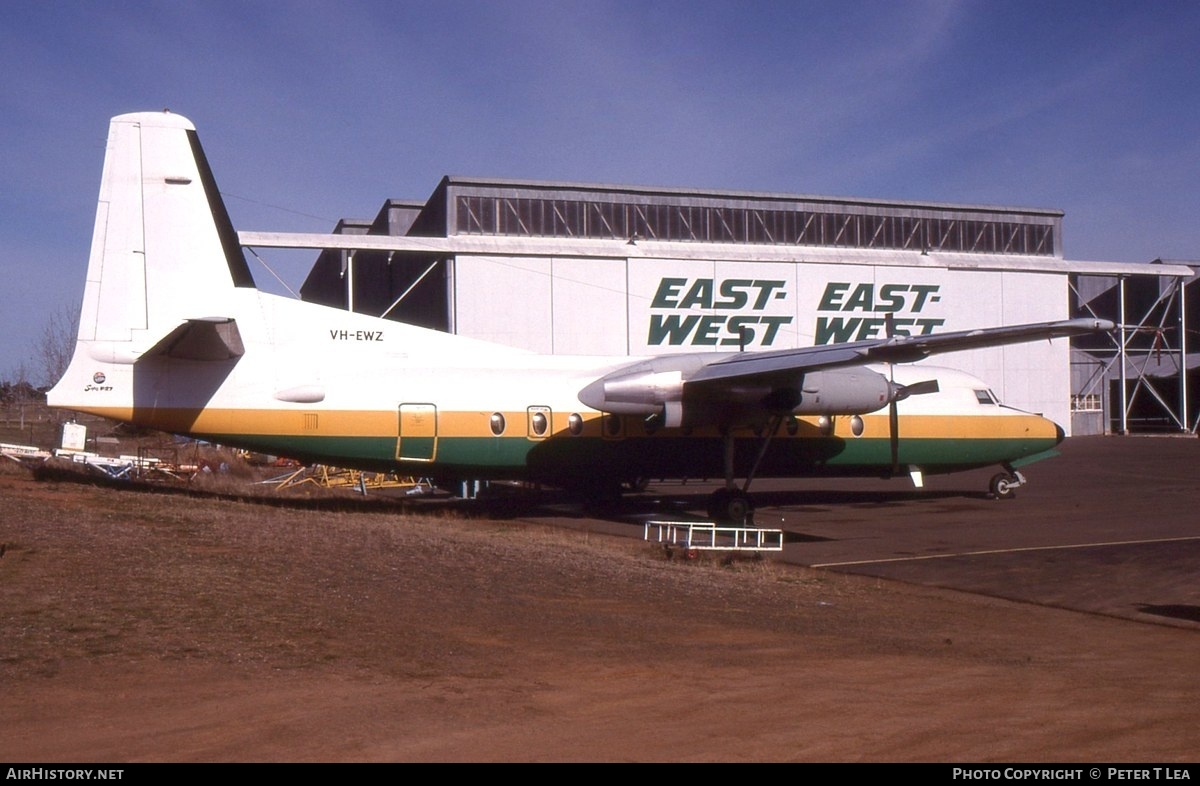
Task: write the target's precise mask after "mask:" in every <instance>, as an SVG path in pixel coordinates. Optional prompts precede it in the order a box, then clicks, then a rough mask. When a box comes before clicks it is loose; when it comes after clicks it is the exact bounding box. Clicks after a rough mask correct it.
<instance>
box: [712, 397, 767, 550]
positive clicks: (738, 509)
mask: <svg viewBox="0 0 1200 786" xmlns="http://www.w3.org/2000/svg"><path fill="white" fill-rule="evenodd" d="M783 418H784V416H783V415H775V416H773V417H772V418H771V424H770V427H769V428H768V429H767V431H766V433H765V434H764V435H763V437H762V444H761V445H760V446H759V449H758V455H757V456H756V457H755V459H754V466H752V467H751V468H750V472H749V474H747V475H746V481H745V483H743V484H742V487H741V488H740V489H739V488H738V487H737V481H736V480H735V479H734V475H733V463H734V462H733V457H734V440H733V430H732V429H725V431H724V433H723V434H722V435H721V440H722V443H723V446H724V449H725V488H723V489H717V490H716V491H714V492H713V493H712V495H711V496H710V497H709V498H708V511H707V512H708V517H709V518H710V519H714V520H716V521H720V522H726V523H730V524H734V525H736V526H739V527H741V526H749V525H751V524H753V523H754V503H753V501H752V500H751V499H750V483H751V481H753V480H754V475H755V474H756V473H757V472H758V465H759V464H761V463H762V460H763V456H765V455H766V454H767V447H768V446H770V444H771V439H772V437H774V436H775V434H776V433H777V432H778V431H779V426H780V424H782V423H783Z"/></svg>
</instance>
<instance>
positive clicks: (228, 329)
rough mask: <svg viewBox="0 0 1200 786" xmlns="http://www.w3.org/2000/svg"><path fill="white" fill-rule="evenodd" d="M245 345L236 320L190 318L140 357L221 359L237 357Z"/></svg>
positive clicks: (242, 352) (243, 350)
mask: <svg viewBox="0 0 1200 786" xmlns="http://www.w3.org/2000/svg"><path fill="white" fill-rule="evenodd" d="M245 352H246V348H245V347H244V346H243V345H242V335H241V333H239V332H238V327H237V322H235V321H234V320H232V319H229V318H227V317H205V318H203V319H189V320H187V321H186V322H184V323H183V324H182V325H180V326H179V327H177V328H175V329H174V330H172V331H171V332H170V333H168V334H167V335H166V337H165V338H163V340H162V341H159V342H158V343H157V344H155V345H154V346H153V347H151V348H150V350H149V351H148V352H146V353H145V355H144V356H143V357H148V356H151V355H161V356H165V357H169V358H174V359H176V360H203V361H210V362H211V361H222V360H232V359H234V358H240V357H241V356H242V355H243V354H245Z"/></svg>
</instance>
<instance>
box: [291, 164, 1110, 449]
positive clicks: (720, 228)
mask: <svg viewBox="0 0 1200 786" xmlns="http://www.w3.org/2000/svg"><path fill="white" fill-rule="evenodd" d="M1061 230H1062V213H1061V212H1060V211H1051V210H1034V209H1019V208H994V207H973V206H961V205H937V204H918V203H907V202H885V201H875V200H847V199H829V198H819V197H800V196H788V195H762V194H745V193H730V192H722V193H710V192H697V191H687V190H665V189H638V188H628V187H612V186H592V185H577V184H559V183H528V182H514V181H506V182H496V181H486V180H479V179H464V178H445V179H443V181H442V182H441V183H440V184H439V186H438V188H437V190H435V192H434V194H433V195H432V196H431V197H430V199H429V200H428V201H427V202H426V203H425V204H424V205H423V206H420V205H417V204H415V203H402V202H397V201H392V202H389V203H387V204H385V206H384V208H383V209H382V210H381V211H380V214H379V216H378V217H377V218H376V219H375V220H374V221H371V222H342V224H340V225H339V231H340V232H341V233H350V234H368V235H380V234H383V235H392V236H395V235H405V236H408V237H412V238H419V237H426V238H450V239H453V241H454V242H453V244H452V246H444V247H446V248H450V247H452V248H453V253H446V252H438V251H431V252H430V253H428V254H423V253H420V252H419V251H416V252H410V251H405V252H402V253H398V252H394V251H393V252H386V253H385V252H371V251H358V252H354V254H353V256H348V255H347V252H345V251H327V252H325V253H324V254H323V255H322V257H321V258H320V259H319V260H318V263H317V265H315V266H314V268H313V272H312V273H311V274H310V276H309V279H308V280H307V281H306V282H305V284H304V287H303V288H302V295H303V297H305V299H310V300H315V301H318V302H325V303H328V304H330V305H339V306H342V307H347V306H350V307H353V308H354V310H357V311H362V312H364V313H374V314H377V315H378V314H382V313H385V312H386V313H387V315H388V316H389V317H390V318H398V319H402V320H404V321H411V322H415V323H417V324H424V325H426V326H429V327H435V328H439V329H443V330H448V331H451V332H454V333H457V334H460V335H465V336H470V337H474V338H481V339H486V340H489V341H495V342H499V343H502V344H507V345H510V346H516V347H521V348H525V349H529V350H533V351H537V352H545V353H555V354H586V355H593V354H600V355H625V354H630V355H649V354H662V353H671V352H695V351H713V350H718V351H719V350H724V351H737V350H738V349H739V347H741V346H744V347H745V348H746V349H783V348H792V347H800V346H810V345H814V344H828V343H837V342H842V341H853V340H858V339H863V338H873V337H878V336H882V335H883V332H884V319H885V315H886V314H889V313H890V314H891V315H892V316H893V318H894V321H895V325H896V328H897V330H898V331H901V332H907V333H911V334H914V335H915V334H921V333H933V332H944V331H951V330H966V329H971V328H977V327H990V326H995V325H1003V324H1019V323H1023V322H1036V321H1044V320H1055V319H1066V318H1067V317H1068V316H1069V296H1068V292H1069V284H1068V276H1069V275H1070V274H1072V273H1076V272H1080V271H1092V272H1100V271H1108V272H1110V273H1112V272H1116V268H1118V267H1122V266H1113V265H1108V264H1105V263H1091V264H1088V263H1068V262H1065V261H1064V260H1063V258H1062V232H1061ZM347 271H351V272H350V274H349V275H347ZM927 362H930V363H936V364H940V365H948V366H953V367H956V368H961V369H963V370H965V371H968V372H970V373H973V374H975V375H977V376H979V377H981V378H982V379H984V380H985V381H986V382H988V383H989V384H990V385H991V386H992V388H993V390H994V391H995V392H996V394H997V395H998V396H999V398H1000V400H1001V401H1003V402H1005V403H1007V404H1009V405H1012V406H1016V407H1019V408H1021V409H1026V410H1030V411H1035V412H1042V413H1044V414H1046V415H1047V416H1048V417H1051V418H1052V419H1054V420H1055V421H1056V422H1058V423H1060V424H1061V425H1063V427H1064V428H1066V429H1068V431H1069V429H1070V424H1071V394H1072V390H1071V376H1070V348H1069V345H1068V342H1067V341H1065V340H1057V341H1054V342H1035V343H1031V344H1024V345H1017V346H1012V347H1003V348H994V349H988V350H977V351H972V352H963V353H955V354H953V355H945V356H942V357H940V358H935V359H933V360H931V361H927Z"/></svg>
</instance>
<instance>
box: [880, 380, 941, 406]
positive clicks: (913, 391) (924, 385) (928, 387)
mask: <svg viewBox="0 0 1200 786" xmlns="http://www.w3.org/2000/svg"><path fill="white" fill-rule="evenodd" d="M938 390H940V388H939V387H938V381H937V380H936V379H926V380H922V381H921V382H914V383H912V384H911V385H896V387H895V390H894V391H893V393H892V396H893V399H894V400H895V401H903V400H904V399H906V398H908V397H909V396H924V395H925V394H927V393H937V392H938Z"/></svg>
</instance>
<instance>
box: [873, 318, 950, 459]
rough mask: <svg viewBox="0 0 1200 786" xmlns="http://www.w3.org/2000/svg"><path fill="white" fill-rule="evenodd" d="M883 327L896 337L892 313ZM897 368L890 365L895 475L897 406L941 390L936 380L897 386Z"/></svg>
mask: <svg viewBox="0 0 1200 786" xmlns="http://www.w3.org/2000/svg"><path fill="white" fill-rule="evenodd" d="M883 325H884V331H885V332H886V335H887V337H888V338H892V337H894V336H895V335H896V325H895V322H894V321H893V317H892V313H891V312H890V311H889V312H888V313H886V314H884V315H883ZM895 366H896V364H895V363H888V387H889V388H890V391H891V393H890V395H889V396H888V446H889V447H890V448H891V452H892V474H893V475H894V474H896V473H898V472H899V471H900V412H899V410H898V409H897V407H896V405H897V404H898V403H899V402H901V401H903V400H904V399H906V398H908V397H909V396H921V395H924V394H926V393H937V392H938V389H939V388H938V381H937V380H936V379H926V380H922V381H921V382H914V383H913V384H911V385H897V384H896V372H895Z"/></svg>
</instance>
